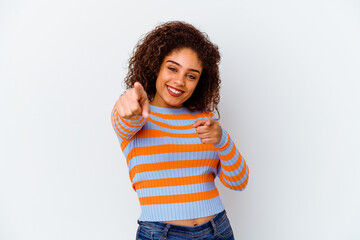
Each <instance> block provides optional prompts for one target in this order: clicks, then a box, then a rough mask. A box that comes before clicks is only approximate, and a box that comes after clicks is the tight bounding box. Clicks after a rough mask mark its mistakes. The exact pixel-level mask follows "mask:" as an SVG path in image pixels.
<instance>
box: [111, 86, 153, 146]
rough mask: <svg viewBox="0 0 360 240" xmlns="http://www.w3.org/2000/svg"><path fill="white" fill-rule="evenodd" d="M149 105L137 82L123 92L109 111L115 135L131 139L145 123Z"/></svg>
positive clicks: (142, 89)
mask: <svg viewBox="0 0 360 240" xmlns="http://www.w3.org/2000/svg"><path fill="white" fill-rule="evenodd" d="M149 113H150V106H149V101H148V98H147V94H146V92H145V91H144V88H143V87H142V85H141V84H140V83H138V82H136V83H135V84H134V87H133V88H131V89H128V90H126V91H125V92H123V93H122V94H121V95H120V97H119V99H118V100H117V101H116V103H115V106H114V108H113V110H112V112H111V122H112V125H113V128H114V130H115V132H116V135H117V136H118V137H120V138H121V139H122V140H124V139H131V138H132V137H133V136H134V135H135V134H136V133H137V132H138V131H139V130H140V129H141V128H142V127H143V126H144V124H145V121H146V118H147V117H148V116H149Z"/></svg>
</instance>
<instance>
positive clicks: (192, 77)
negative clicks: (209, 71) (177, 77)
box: [188, 75, 196, 79]
mask: <svg viewBox="0 0 360 240" xmlns="http://www.w3.org/2000/svg"><path fill="white" fill-rule="evenodd" d="M188 77H189V78H191V79H195V78H196V77H194V76H193V75H188Z"/></svg>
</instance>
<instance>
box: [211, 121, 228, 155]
mask: <svg viewBox="0 0 360 240" xmlns="http://www.w3.org/2000/svg"><path fill="white" fill-rule="evenodd" d="M219 126H220V125H219ZM220 127H221V126H220ZM221 130H222V134H221V140H220V142H219V143H218V144H215V145H214V147H215V148H218V150H223V149H221V148H223V147H224V146H225V144H226V142H227V140H228V134H227V132H226V131H225V129H224V128H223V127H221Z"/></svg>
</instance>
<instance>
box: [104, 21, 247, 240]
mask: <svg viewBox="0 0 360 240" xmlns="http://www.w3.org/2000/svg"><path fill="white" fill-rule="evenodd" d="M219 61H220V54H219V51H218V48H217V46H216V45H214V44H212V43H211V42H210V41H209V39H208V37H207V35H205V34H203V33H201V32H200V31H199V30H197V29H196V28H195V27H193V26H192V25H190V24H187V23H184V22H179V21H175V22H167V23H164V24H162V25H159V26H157V27H156V28H155V29H154V30H153V31H151V32H149V33H148V34H147V35H146V36H145V37H144V38H143V39H142V40H141V41H140V42H139V43H138V45H137V46H136V47H135V50H134V55H133V56H132V57H131V58H130V61H129V72H128V75H127V76H126V79H125V83H126V88H127V90H126V91H125V92H124V93H122V94H121V95H120V98H119V99H118V100H117V102H116V104H115V106H114V108H113V111H112V115H111V118H112V124H113V128H114V130H115V132H116V134H117V136H118V140H119V142H120V146H121V149H122V151H123V153H124V155H125V157H126V161H127V165H128V168H129V176H130V179H131V182H132V186H133V189H134V190H135V191H136V192H137V194H138V197H139V202H140V205H141V216H140V218H139V220H138V223H139V227H138V231H137V236H136V239H234V236H233V233H232V228H231V226H230V223H229V220H228V218H227V216H226V212H225V209H224V206H223V204H222V202H221V200H220V197H219V193H218V191H217V188H216V186H215V183H214V179H215V177H216V176H218V177H219V178H220V181H221V182H222V184H224V185H225V186H226V187H228V188H230V189H233V190H243V189H244V188H245V186H246V184H247V182H248V176H249V174H248V167H247V164H246V162H245V160H244V158H242V156H241V154H240V153H239V151H238V150H237V148H236V146H235V145H234V143H233V141H232V140H231V138H230V136H229V134H228V133H227V132H226V131H225V130H224V129H223V128H222V127H221V126H220V124H219V123H218V122H217V120H216V118H215V116H214V113H213V111H214V110H216V111H217V113H218V109H217V104H218V103H219V99H220V97H219V90H220V78H219V69H218V64H219ZM218 114H219V113H218Z"/></svg>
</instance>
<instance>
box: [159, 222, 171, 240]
mask: <svg viewBox="0 0 360 240" xmlns="http://www.w3.org/2000/svg"><path fill="white" fill-rule="evenodd" d="M170 226H171V225H170V224H169V223H168V224H166V227H165V229H164V233H163V234H162V235H161V237H160V239H167V234H168V232H169V228H170Z"/></svg>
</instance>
